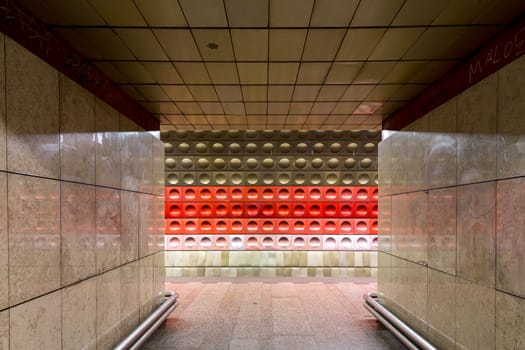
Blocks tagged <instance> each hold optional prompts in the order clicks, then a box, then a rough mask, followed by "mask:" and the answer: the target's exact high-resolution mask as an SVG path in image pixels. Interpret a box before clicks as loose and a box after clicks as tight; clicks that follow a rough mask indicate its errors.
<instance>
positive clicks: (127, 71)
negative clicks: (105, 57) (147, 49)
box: [113, 62, 155, 84]
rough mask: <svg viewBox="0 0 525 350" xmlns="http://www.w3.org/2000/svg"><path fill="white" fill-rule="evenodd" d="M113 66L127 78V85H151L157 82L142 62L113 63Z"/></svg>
mask: <svg viewBox="0 0 525 350" xmlns="http://www.w3.org/2000/svg"><path fill="white" fill-rule="evenodd" d="M113 66H115V68H116V69H117V70H118V71H120V72H121V73H122V75H124V76H125V77H126V83H133V84H149V83H154V82H155V81H154V80H153V78H152V77H151V75H150V74H149V73H148V71H147V70H146V69H145V68H144V66H143V65H142V64H141V63H140V62H113Z"/></svg>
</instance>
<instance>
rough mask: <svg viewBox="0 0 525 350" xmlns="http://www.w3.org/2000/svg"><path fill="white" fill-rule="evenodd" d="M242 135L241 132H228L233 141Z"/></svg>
mask: <svg viewBox="0 0 525 350" xmlns="http://www.w3.org/2000/svg"><path fill="white" fill-rule="evenodd" d="M240 135H241V132H240V131H239V130H228V136H229V137H230V138H232V139H236V138H237V137H239V136H240Z"/></svg>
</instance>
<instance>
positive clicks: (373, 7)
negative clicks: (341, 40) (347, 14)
mask: <svg viewBox="0 0 525 350" xmlns="http://www.w3.org/2000/svg"><path fill="white" fill-rule="evenodd" d="M404 2H405V0H366V1H361V2H360V3H359V6H358V7H357V11H356V13H355V15H354V19H353V20H352V23H351V26H352V27H379V26H388V25H390V23H391V22H392V19H393V18H394V16H395V15H396V14H397V13H398V12H399V10H400V9H401V6H402V5H403V3H404Z"/></svg>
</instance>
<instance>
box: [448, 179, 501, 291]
mask: <svg viewBox="0 0 525 350" xmlns="http://www.w3.org/2000/svg"><path fill="white" fill-rule="evenodd" d="M457 196H458V200H457V215H458V216H457V218H458V219H457V275H458V277H461V278H464V279H466V280H469V281H473V282H478V283H481V284H483V285H485V286H491V287H494V282H495V277H494V276H495V264H496V261H495V258H496V254H495V253H496V252H495V239H496V236H495V231H496V207H495V206H496V183H495V182H485V183H479V184H473V185H466V186H460V187H458V189H457Z"/></svg>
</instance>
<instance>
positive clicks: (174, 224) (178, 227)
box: [170, 221, 181, 232]
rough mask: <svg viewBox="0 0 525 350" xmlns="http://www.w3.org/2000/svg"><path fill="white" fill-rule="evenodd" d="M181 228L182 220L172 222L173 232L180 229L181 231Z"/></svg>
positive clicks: (171, 229)
mask: <svg viewBox="0 0 525 350" xmlns="http://www.w3.org/2000/svg"><path fill="white" fill-rule="evenodd" d="M180 229H181V227H180V222H178V221H172V222H170V231H171V232H178V231H180Z"/></svg>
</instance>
